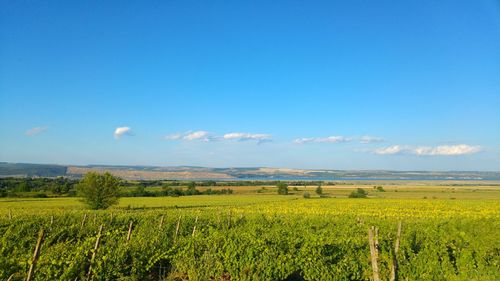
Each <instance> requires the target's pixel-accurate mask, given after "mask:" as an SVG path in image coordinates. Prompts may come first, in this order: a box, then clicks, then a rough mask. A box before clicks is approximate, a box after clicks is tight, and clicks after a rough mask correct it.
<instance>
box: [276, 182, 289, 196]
mask: <svg viewBox="0 0 500 281" xmlns="http://www.w3.org/2000/svg"><path fill="white" fill-rule="evenodd" d="M276 187H277V188H278V194H280V195H287V194H288V184H286V183H284V182H278V184H276Z"/></svg>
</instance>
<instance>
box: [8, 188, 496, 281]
mask: <svg viewBox="0 0 500 281" xmlns="http://www.w3.org/2000/svg"><path fill="white" fill-rule="evenodd" d="M345 188H347V189H348V188H349V187H345ZM420 188H421V187H412V188H408V189H406V190H405V191H402V190H399V192H393V191H392V192H391V190H390V188H386V189H387V192H384V193H383V194H382V195H383V196H382V195H380V194H379V193H370V196H371V198H368V199H348V198H334V196H337V195H334V194H335V192H339V194H340V191H338V190H337V191H332V190H328V188H326V190H325V191H326V193H329V194H330V196H331V197H330V198H311V199H303V198H302V197H301V196H300V191H298V192H297V193H296V194H295V195H288V196H279V195H270V194H267V195H266V194H238V195H226V196H191V197H179V198H172V197H159V198H122V199H121V201H120V205H119V206H117V207H114V208H112V209H110V210H106V211H88V210H85V209H84V207H83V205H82V204H81V203H80V202H79V201H78V200H76V199H75V198H48V199H5V200H2V201H0V231H1V232H2V237H1V240H0V279H8V278H9V277H11V278H12V280H22V279H24V278H25V277H26V273H27V272H28V270H29V267H30V264H31V260H32V256H33V250H34V248H35V245H36V242H37V237H38V234H39V231H40V229H43V230H44V232H45V236H44V239H43V241H42V244H41V249H40V256H39V260H38V262H37V264H36V267H35V268H34V275H33V276H34V279H33V280H84V279H93V280H370V279H371V278H372V265H371V259H370V247H369V243H368V230H369V229H370V227H371V226H375V227H378V229H379V230H378V243H379V253H378V260H377V264H378V268H379V271H380V277H381V280H389V276H390V271H391V266H392V264H393V257H395V258H396V259H397V261H398V265H399V266H398V271H397V273H398V278H399V280H498V267H499V265H500V242H499V241H500V239H499V238H500V237H499V234H498V233H499V230H500V201H499V200H498V199H499V198H498V197H497V196H496V194H497V193H496V192H497V191H495V190H494V189H491V190H490V189H485V190H483V191H481V190H479V188H470V187H467V188H463V190H462V189H461V188H457V189H455V190H453V189H451V188H450V189H449V190H447V192H443V189H442V187H434V188H435V189H432V188H430V189H429V190H428V193H425V192H426V190H423V191H422V190H421V189H420ZM399 189H400V188H399ZM468 189H470V190H469V191H468V192H470V194H471V195H470V196H469V197H467V196H466V195H462V196H463V197H459V198H457V199H450V196H453V195H450V194H455V196H456V194H457V193H461V192H462V193H464V194H467V192H466V190H468ZM472 190H476V191H474V192H473V191H472ZM452 191H455V192H452ZM404 192H407V193H408V194H407V196H406V198H399V197H400V196H403V195H401V194H405V193H404ZM481 192H482V193H481ZM423 193H425V194H423ZM342 194H344V193H342ZM433 194H436V195H439V194H441V195H442V196H443V197H442V198H438V197H437V196H434V195H433ZM477 194H483V195H484V196H483V197H481V196H479V195H477ZM339 197H340V195H339ZM344 197H345V196H344ZM423 197H426V198H427V199H423ZM433 197H435V199H432V198H433ZM417 198H418V199H417ZM398 222H402V232H401V239H400V243H401V246H400V249H399V251H398V252H397V253H396V254H395V253H394V250H393V249H394V243H395V240H396V233H397V225H398ZM101 225H102V226H103V228H102V231H101V233H100V234H99V228H100V226H101ZM129 230H130V236H129ZM128 237H129V238H128ZM96 240H99V244H98V246H97V250H94V249H95V247H96ZM93 254H95V255H94V258H92V256H93Z"/></svg>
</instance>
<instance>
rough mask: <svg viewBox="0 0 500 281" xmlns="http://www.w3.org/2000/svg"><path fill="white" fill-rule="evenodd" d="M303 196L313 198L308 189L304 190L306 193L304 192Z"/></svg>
mask: <svg viewBox="0 0 500 281" xmlns="http://www.w3.org/2000/svg"><path fill="white" fill-rule="evenodd" d="M302 197H304V198H306V199H307V198H311V194H309V192H308V191H306V192H304V193H303V194H302Z"/></svg>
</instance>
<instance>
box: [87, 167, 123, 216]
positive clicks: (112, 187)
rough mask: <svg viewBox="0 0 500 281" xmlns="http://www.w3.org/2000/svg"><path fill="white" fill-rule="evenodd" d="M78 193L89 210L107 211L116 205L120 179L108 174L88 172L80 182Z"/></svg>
mask: <svg viewBox="0 0 500 281" xmlns="http://www.w3.org/2000/svg"><path fill="white" fill-rule="evenodd" d="M78 193H79V194H80V196H81V197H82V202H83V203H85V204H86V205H87V206H88V207H89V208H90V209H93V210H98V209H107V208H108V207H110V206H112V205H115V204H118V199H119V196H120V179H119V178H117V177H115V176H113V175H111V174H110V173H108V172H106V173H104V174H99V173H97V172H89V173H87V174H85V176H84V177H83V178H82V179H81V180H80V183H79V184H78Z"/></svg>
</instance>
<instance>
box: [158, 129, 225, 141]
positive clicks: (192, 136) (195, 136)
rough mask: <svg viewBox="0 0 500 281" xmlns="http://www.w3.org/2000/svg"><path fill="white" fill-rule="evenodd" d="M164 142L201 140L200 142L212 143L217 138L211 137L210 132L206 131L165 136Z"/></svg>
mask: <svg viewBox="0 0 500 281" xmlns="http://www.w3.org/2000/svg"><path fill="white" fill-rule="evenodd" d="M164 139H166V140H185V141H194V140H201V141H206V142H209V141H214V140H216V139H217V138H216V137H215V136H214V135H212V134H211V133H210V132H207V131H194V132H192V131H188V132H185V133H175V134H172V135H168V136H165V138H164Z"/></svg>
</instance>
